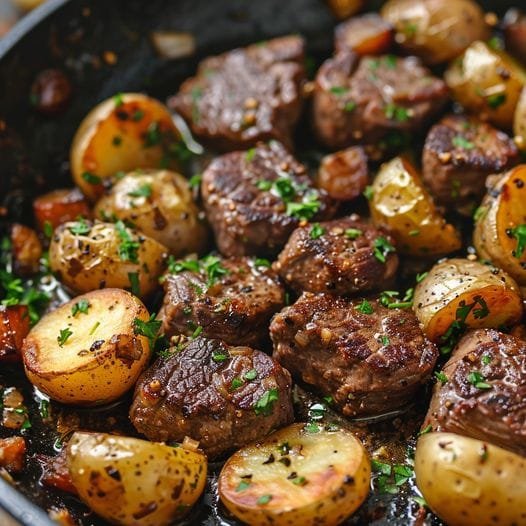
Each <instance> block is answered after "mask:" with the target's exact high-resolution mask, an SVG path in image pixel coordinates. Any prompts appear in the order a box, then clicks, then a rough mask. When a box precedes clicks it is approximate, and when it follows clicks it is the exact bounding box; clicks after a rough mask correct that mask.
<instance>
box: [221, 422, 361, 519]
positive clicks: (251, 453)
mask: <svg viewBox="0 0 526 526" xmlns="http://www.w3.org/2000/svg"><path fill="white" fill-rule="evenodd" d="M370 477H371V465H370V461H369V457H368V455H367V452H366V451H365V449H364V447H363V446H362V444H361V443H360V441H359V440H358V439H357V438H355V437H354V435H353V434H352V433H350V432H349V431H345V430H334V431H329V430H326V429H323V428H322V426H321V425H319V426H318V425H317V424H314V425H312V424H311V425H308V424H293V425H291V426H289V427H286V428H284V429H281V430H280V431H277V432H275V433H273V434H272V435H270V436H269V437H267V438H266V439H265V440H263V441H261V442H258V443H255V444H252V445H249V446H246V447H244V448H242V449H241V450H239V451H238V452H237V453H235V454H234V455H233V456H232V457H230V459H229V460H228V461H227V463H226V464H225V465H224V467H223V469H222V471H221V474H220V476H219V496H220V498H221V500H222V501H223V503H224V504H225V506H226V507H227V508H228V509H229V510H230V511H231V512H232V513H233V514H234V515H235V516H236V517H237V518H238V519H240V520H241V521H243V522H245V523H246V524H249V525H251V526H259V525H266V524H268V525H270V524H272V525H274V526H285V525H290V524H294V525H297V526H300V525H301V526H304V525H305V526H307V525H316V524H339V523H340V522H342V521H343V520H344V519H346V518H347V517H349V516H350V515H352V513H354V511H355V510H356V509H357V508H358V507H359V506H360V504H361V503H362V502H363V501H364V500H365V498H366V497H367V494H368V493H369V486H370Z"/></svg>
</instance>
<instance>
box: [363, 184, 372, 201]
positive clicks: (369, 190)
mask: <svg viewBox="0 0 526 526" xmlns="http://www.w3.org/2000/svg"><path fill="white" fill-rule="evenodd" d="M363 195H364V196H365V198H366V199H367V200H368V201H370V200H371V199H372V198H373V195H374V190H373V187H372V186H370V185H367V186H366V187H365V190H364V191H363Z"/></svg>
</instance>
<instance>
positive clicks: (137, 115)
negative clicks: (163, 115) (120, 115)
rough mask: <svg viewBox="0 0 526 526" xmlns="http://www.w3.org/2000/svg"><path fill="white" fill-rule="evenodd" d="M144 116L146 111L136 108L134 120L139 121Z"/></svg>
mask: <svg viewBox="0 0 526 526" xmlns="http://www.w3.org/2000/svg"><path fill="white" fill-rule="evenodd" d="M143 117H144V111H142V110H136V111H134V112H133V115H132V121H135V122H139V121H140V120H142V118H143Z"/></svg>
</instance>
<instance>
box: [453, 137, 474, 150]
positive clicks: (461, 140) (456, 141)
mask: <svg viewBox="0 0 526 526" xmlns="http://www.w3.org/2000/svg"><path fill="white" fill-rule="evenodd" d="M451 142H452V144H453V146H456V147H457V148H462V149H464V150H473V148H475V144H474V143H472V142H471V141H468V139H466V138H465V137H463V136H462V135H455V137H453V139H451Z"/></svg>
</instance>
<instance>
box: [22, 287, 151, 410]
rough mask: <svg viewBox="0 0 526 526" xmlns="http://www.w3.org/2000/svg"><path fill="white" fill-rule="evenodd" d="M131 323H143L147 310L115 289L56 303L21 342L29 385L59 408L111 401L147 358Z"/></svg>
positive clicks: (142, 341) (129, 383) (143, 342)
mask: <svg viewBox="0 0 526 526" xmlns="http://www.w3.org/2000/svg"><path fill="white" fill-rule="evenodd" d="M135 320H140V321H143V322H145V323H147V322H148V320H149V314H148V311H147V310H146V307H145V306H144V305H143V304H142V303H141V301H140V300H139V299H138V298H136V297H135V296H133V295H132V294H130V293H128V292H126V291H124V290H120V289H103V290H96V291H93V292H90V293H88V294H84V295H83V296H78V297H76V298H75V299H73V300H71V301H69V302H68V303H65V304H64V305H61V306H60V307H58V308H57V309H55V310H54V311H52V312H50V313H49V314H46V315H45V316H43V317H42V318H41V320H40V321H39V322H38V323H37V324H36V325H35V326H34V327H33V328H32V329H31V331H30V332H29V334H28V336H27V337H26V339H25V340H24V344H23V346H22V358H23V360H24V368H25V371H26V375H27V377H28V379H29V381H30V382H31V383H32V384H33V385H35V386H36V387H38V388H39V389H40V390H41V391H42V392H44V393H46V394H47V395H49V397H50V398H52V399H53V400H57V401H59V402H62V403H64V404H79V405H95V404H104V403H107V402H111V401H113V400H116V399H117V398H119V397H120V396H121V395H123V394H124V393H125V392H126V391H128V389H130V388H131V387H133V385H134V384H135V381H136V380H137V378H138V376H139V375H140V374H141V372H142V371H143V369H144V368H145V367H146V366H147V364H148V360H149V358H150V354H151V350H150V343H149V341H148V338H147V337H145V336H143V335H142V334H140V331H138V329H137V322H136V321H135ZM140 321H139V323H140ZM143 332H144V331H143Z"/></svg>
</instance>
